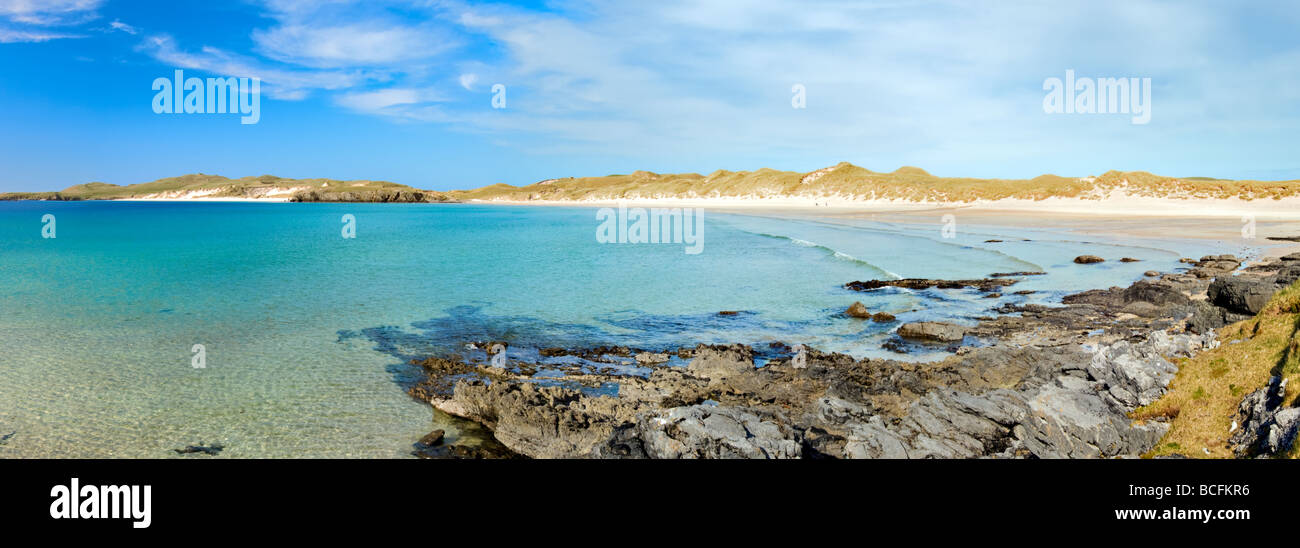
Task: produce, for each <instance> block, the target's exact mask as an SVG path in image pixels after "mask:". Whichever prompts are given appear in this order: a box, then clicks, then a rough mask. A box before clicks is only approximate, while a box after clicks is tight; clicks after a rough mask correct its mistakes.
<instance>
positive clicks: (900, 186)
mask: <svg viewBox="0 0 1300 548" xmlns="http://www.w3.org/2000/svg"><path fill="white" fill-rule="evenodd" d="M1115 189H1123V190H1125V191H1126V192H1128V193H1130V194H1134V195H1142V196H1156V197H1182V198H1231V197H1240V198H1243V199H1261V198H1273V199H1279V198H1283V197H1287V196H1295V195H1300V181H1280V182H1273V181H1228V180H1222V179H1211V178H1207V177H1189V178H1181V179H1180V178H1174V177H1162V176H1159V175H1152V174H1150V173H1146V172H1142V171H1131V172H1119V171H1110V172H1107V173H1105V174H1103V175H1101V176H1099V177H1085V178H1071V177H1061V176H1057V175H1041V176H1038V177H1035V178H1033V179H972V178H963V177H936V176H934V175H931V174H929V173H927V172H926V171H925V170H923V169H920V168H915V167H903V168H899V169H898V170H895V171H893V172H891V173H880V172H875V171H871V170H869V169H866V168H862V167H858V166H855V165H853V164H849V163H840V164H838V165H835V166H833V167H829V168H825V169H820V170H817V171H813V172H810V173H797V172H793V171H776V170H773V169H766V168H764V169H760V170H757V171H715V172H713V173H710V174H708V175H700V174H698V173H683V174H658V173H651V172H648V171H637V172H634V173H632V174H630V175H607V176H604V177H577V178H574V177H570V178H567V179H551V180H547V181H542V182H539V183H534V184H531V185H528V186H523V187H515V186H511V185H507V184H496V185H492V186H486V187H483V188H478V189H474V190H465V191H452V192H449V193H448V195H449V196H451V197H454V198H456V199H460V200H475V199H477V200H509V201H529V200H614V199H623V198H629V199H631V198H711V197H746V196H766V197H776V196H784V197H817V198H826V197H840V198H849V199H871V198H876V199H896V200H905V201H939V202H964V201H973V200H980V199H982V200H997V199H1003V198H1018V199H1030V200H1040V199H1043V198H1048V197H1052V196H1058V197H1082V198H1092V197H1098V196H1099V195H1102V194H1104V193H1106V192H1108V191H1111V190H1115Z"/></svg>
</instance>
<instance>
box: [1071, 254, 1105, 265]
mask: <svg viewBox="0 0 1300 548" xmlns="http://www.w3.org/2000/svg"><path fill="white" fill-rule="evenodd" d="M1074 262H1075V264H1095V263H1104V262H1106V259H1103V258H1101V257H1098V256H1096V255H1079V256H1078V257H1075V258H1074Z"/></svg>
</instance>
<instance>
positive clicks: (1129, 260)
mask: <svg viewBox="0 0 1300 548" xmlns="http://www.w3.org/2000/svg"><path fill="white" fill-rule="evenodd" d="M1119 262H1121V263H1140V262H1142V259H1134V258H1133V257H1122V258H1120V260H1119Z"/></svg>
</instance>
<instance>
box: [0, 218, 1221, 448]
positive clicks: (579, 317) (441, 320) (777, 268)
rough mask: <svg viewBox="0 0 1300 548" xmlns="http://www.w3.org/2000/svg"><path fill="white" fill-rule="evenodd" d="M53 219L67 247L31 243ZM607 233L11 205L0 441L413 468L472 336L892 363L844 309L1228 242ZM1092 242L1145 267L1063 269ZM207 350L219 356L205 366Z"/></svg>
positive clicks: (781, 227)
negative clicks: (448, 377) (991, 277)
mask: <svg viewBox="0 0 1300 548" xmlns="http://www.w3.org/2000/svg"><path fill="white" fill-rule="evenodd" d="M46 214H49V215H53V216H54V220H55V224H54V229H55V233H54V235H55V237H54V238H44V237H42V229H43V228H44V227H45V226H46V224H45V223H44V222H43V221H42V217H43V216H44V215H46ZM345 215H351V216H353V218H355V220H356V223H355V228H356V237H355V238H344V237H343V228H344V223H343V219H344V216H345ZM598 225H599V222H598V221H597V217H596V210H595V209H593V208H561V207H515V206H487V205H461V204H456V205H434V204H287V203H283V204H282V203H218V202H68V203H61V202H10V203H0V437H3V436H5V435H8V434H11V433H12V436H10V437H9V438H8V439H7V440H6V441H4V442H2V443H0V457H150V458H155V457H156V458H165V457H176V456H177V455H176V454H175V453H174V452H172V451H171V449H173V448H178V447H183V446H185V445H190V444H197V443H200V442H205V443H209V444H211V443H220V444H222V445H224V446H225V447H226V449H225V451H224V452H223V453H222V454H221V456H223V457H402V456H406V455H408V454H409V452H410V446H411V443H413V442H414V441H415V440H417V439H418V438H419V437H420V436H422V435H424V434H425V433H427V432H429V431H430V430H431V429H433V428H448V429H450V430H449V432H451V433H452V435H453V437H454V435H455V431H456V430H455V429H456V425H455V424H454V423H453V422H450V421H449V419H448V418H446V417H443V416H434V414H433V412H432V411H431V410H430V408H429V407H428V406H427V405H424V404H421V403H418V402H415V401H413V400H412V399H411V398H409V397H408V396H407V395H406V394H405V392H404V390H403V389H402V383H403V382H404V381H406V380H409V379H410V378H411V375H412V371H411V367H410V366H407V365H405V363H404V362H405V361H406V360H407V359H409V358H412V357H417V356H421V355H426V354H429V353H434V352H439V351H445V350H447V349H454V348H457V347H460V346H463V345H464V344H465V343H466V342H470V341H483V340H506V341H510V342H511V345H512V346H511V353H512V355H516V356H527V355H529V354H528V352H529V351H530V349H535V348H537V347H542V346H597V345H611V344H623V345H629V346H634V347H638V348H645V349H652V350H658V349H672V348H676V347H678V346H683V345H691V346H693V345H694V344H696V343H698V342H742V343H752V344H766V343H769V342H772V341H782V342H786V343H789V344H795V343H803V344H807V345H812V346H814V347H817V348H820V349H824V350H834V351H842V352H849V353H852V354H854V355H858V356H878V357H885V356H889V357H898V355H896V354H892V353H890V352H888V351H885V350H882V349H881V343H882V342H883V341H884V340H886V339H887V338H888V337H889V336H890V335H889V331H890V330H892V329H893V328H895V327H896V326H897V324H874V323H871V322H863V321H860V320H854V319H849V318H846V317H843V316H842V315H840V313H841V312H842V311H843V310H844V309H845V308H846V307H847V306H848V305H849V304H851V303H852V302H853V301H855V300H860V301H863V302H864V303H865V304H866V305H867V306H868V307H869V308H870V309H872V310H873V311H875V310H884V311H888V312H892V313H894V314H896V315H898V317H899V319H900V320H901V321H915V320H920V319H945V320H950V321H958V322H972V321H973V318H974V317H976V316H980V315H986V314H988V313H989V312H988V311H989V309H991V308H993V307H996V306H998V305H1000V304H1003V303H1006V302H1021V301H1026V300H1028V301H1031V302H1044V303H1052V302H1054V301H1055V302H1059V300H1060V297H1061V296H1062V295H1064V294H1066V293H1069V292H1075V291H1078V290H1083V289H1089V288H1101V287H1109V286H1112V285H1124V284H1128V283H1130V282H1131V281H1133V280H1135V279H1138V278H1140V277H1141V276H1142V272H1143V271H1146V270H1152V269H1154V270H1164V271H1169V270H1173V269H1175V268H1176V267H1177V266H1179V264H1178V259H1179V257H1183V256H1198V257H1199V256H1200V255H1202V254H1208V253H1216V252H1235V251H1237V250H1223V249H1219V248H1217V247H1216V244H1214V243H1213V242H1208V241H1193V240H1182V239H1169V240H1139V239H1133V238H1123V239H1120V238H1112V239H1103V238H1100V237H1096V236H1086V237H1085V236H1081V235H1078V234H1075V233H1071V232H1068V231H1064V230H1053V229H1051V227H1043V228H1041V229H1025V228H1010V227H998V226H993V225H969V226H966V225H962V226H960V230H958V231H957V233H956V235H955V236H956V237H955V238H944V237H943V234H942V232H941V225H940V223H939V220H938V219H936V220H935V222H934V223H933V224H924V223H922V224H900V223H883V222H873V221H870V220H866V219H846V218H841V219H829V218H813V217H789V216H787V217H776V216H772V215H764V216H755V215H745V214H736V213H731V214H728V213H724V212H720V211H713V210H710V211H707V212H706V214H705V228H704V231H703V238H704V248H703V251H702V252H701V253H699V254H694V255H692V254H688V253H686V252H685V246H684V245H682V244H601V243H599V242H598V241H597V239H596V236H595V234H596V229H597V227H598ZM989 239H1001V240H1003V242H1001V243H985V241H986V240H989ZM1085 253H1090V254H1096V255H1101V256H1104V257H1107V258H1111V259H1117V258H1119V257H1121V256H1128V257H1135V258H1138V259H1142V262H1138V263H1128V264H1125V263H1120V262H1118V261H1115V260H1109V261H1107V262H1106V263H1104V264H1101V265H1088V266H1081V265H1075V264H1073V263H1071V259H1072V258H1073V257H1075V256H1077V255H1080V254H1085ZM1033 270H1041V271H1045V272H1047V273H1048V274H1047V275H1046V276H1038V277H1031V278H1028V279H1026V280H1025V281H1024V282H1022V283H1020V284H1018V285H1017V286H1015V288H1014V289H1015V290H1020V289H1029V290H1036V291H1037V292H1036V293H1035V294H1033V295H1029V296H1012V295H1008V296H1006V297H1003V298H1001V299H985V298H982V296H981V295H979V294H977V293H975V292H974V291H922V292H913V291H907V290H883V291H878V292H873V293H854V292H850V291H847V290H845V289H843V288H842V286H843V284H844V283H846V282H850V281H854V280H867V279H883V278H894V277H925V278H980V277H985V276H987V275H988V274H990V273H993V272H1010V271H1033ZM723 310H734V311H739V312H740V313H739V314H735V315H727V316H720V315H718V314H717V313H718V312H719V311H723ZM194 345H203V347H204V355H205V359H206V363H205V366H206V367H203V368H195V367H193V364H192V360H193V356H194V354H193V352H192V350H193V348H194ZM936 355H937V354H936ZM934 356H935V355H925V354H924V353H923V354H922V355H919V356H915V358H921V359H924V358H932V357H934ZM190 458H193V457H190Z"/></svg>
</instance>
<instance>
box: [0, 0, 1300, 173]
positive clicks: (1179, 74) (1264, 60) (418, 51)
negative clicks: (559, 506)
mask: <svg viewBox="0 0 1300 548" xmlns="http://www.w3.org/2000/svg"><path fill="white" fill-rule="evenodd" d="M1298 27H1300V6H1297V5H1296V4H1295V3H1294V2H1291V3H1287V2H1277V3H1270V2H1250V3H1226V2H1195V1H1193V2H1148V1H1113V2H1112V1H1107V0H1091V1H1086V2H1072V1H1065V2H1016V1H996V2H994V1H988V2H977V1H952V2H948V1H917V2H910V1H894V0H886V1H878V2H867V1H825V2H821V1H809V0H797V1H789V2H787V1H778V0H771V1H755V2H723V1H695V0H658V1H655V2H627V1H609V2H606V1H597V0H566V1H552V2H544V1H534V2H516V3H480V2H464V1H399V0H368V1H360V0H356V1H354V0H314V1H308V0H260V1H254V0H245V1H238V0H235V1H230V2H206V1H184V2H177V1H175V0H172V1H153V0H0V166H2V167H3V169H0V190H4V191H17V190H47V189H58V188H64V187H66V186H69V185H73V184H78V183H83V182H88V181H105V182H110V183H117V184H130V183H137V182H144V181H150V180H154V179H157V178H161V177H166V176H173V175H179V174H184V173H194V172H202V173H216V174H222V175H226V176H230V177H241V176H248V175H261V174H275V175H280V176H285V177H329V178H339V179H382V180H390V181H395V182H399V183H404V184H408V185H412V186H416V187H421V188H430V189H449V188H468V187H477V186H482V185H487V184H493V183H498V182H505V183H510V184H515V185H522V184H529V183H532V182H536V181H539V180H542V179H548V178H553V177H565V176H584V175H604V174H610V173H627V172H631V171H634V170H637V169H644V170H650V171H657V172H700V173H708V172H711V171H713V170H715V169H730V170H749V169H756V168H759V167H772V168H778V169H789V170H798V171H811V170H814V169H818V168H821V167H825V166H829V165H833V164H835V163H837V162H840V161H849V162H852V163H855V164H858V165H861V166H863V167H867V168H869V169H874V170H878V171H890V170H893V169H895V168H897V167H899V166H902V165H915V166H920V167H923V168H925V169H927V170H929V171H930V172H932V173H935V174H938V175H945V176H977V177H1033V176H1036V175H1039V174H1042V173H1056V174H1060V175H1070V176H1083V175H1092V174H1100V173H1102V172H1104V171H1107V170H1110V169H1121V170H1146V171H1152V172H1155V173H1160V174H1165V175H1175V176H1216V177H1226V178H1257V179H1284V178H1285V179H1294V178H1300V154H1297V153H1296V151H1297V144H1300V143H1298V141H1300V137H1297V131H1296V130H1297V128H1298V127H1300V125H1298V124H1297V122H1300V38H1297V36H1300V34H1298V33H1296V32H1295V29H1296V28H1298ZM178 68H180V69H184V70H185V71H186V75H187V76H200V77H208V76H237V77H245V76H247V77H259V78H261V79H262V82H263V88H262V105H261V120H260V122H259V123H258V124H256V125H241V124H240V123H239V119H238V117H235V116H221V115H176V116H172V115H160V114H155V113H154V112H153V111H152V110H151V107H150V105H151V101H152V99H153V96H154V91H153V90H152V89H151V85H152V82H153V80H154V79H155V78H159V77H170V76H171V74H172V72H173V71H174V70H175V69H178ZM1067 69H1073V70H1074V71H1075V72H1076V73H1077V74H1078V75H1080V76H1088V77H1116V78H1118V77H1139V78H1151V80H1152V83H1153V86H1152V117H1151V121H1150V123H1148V124H1145V125H1135V124H1132V123H1131V122H1130V117H1129V116H1125V115H1100V114H1097V115H1060V114H1055V115H1053V114H1047V113H1045V112H1044V111H1043V108H1042V102H1043V97H1044V91H1043V82H1044V79H1046V78H1053V77H1055V78H1063V77H1064V74H1065V71H1066V70H1067ZM498 83H499V84H503V85H505V86H506V99H507V103H506V108H505V109H493V108H492V103H491V100H492V92H491V88H492V85H493V84H498ZM795 84H801V85H803V86H804V88H805V89H806V98H807V107H806V108H803V109H795V108H792V106H791V97H792V93H791V88H792V86H793V85H795Z"/></svg>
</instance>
